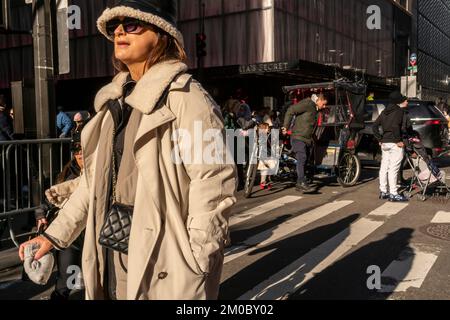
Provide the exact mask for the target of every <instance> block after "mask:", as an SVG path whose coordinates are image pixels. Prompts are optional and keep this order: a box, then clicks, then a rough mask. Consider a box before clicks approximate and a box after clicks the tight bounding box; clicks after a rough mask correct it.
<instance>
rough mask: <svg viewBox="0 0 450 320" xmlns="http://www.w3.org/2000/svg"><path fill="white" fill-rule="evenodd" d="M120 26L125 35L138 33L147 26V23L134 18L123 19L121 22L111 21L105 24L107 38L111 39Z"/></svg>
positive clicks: (117, 20) (118, 20)
mask: <svg viewBox="0 0 450 320" xmlns="http://www.w3.org/2000/svg"><path fill="white" fill-rule="evenodd" d="M120 25H122V26H123V30H124V31H125V32H126V33H139V32H141V31H142V29H143V28H144V27H146V26H148V24H147V23H145V22H143V21H140V20H137V19H134V18H125V19H123V20H122V21H121V20H120V19H113V20H110V21H108V22H107V23H106V33H107V34H108V36H111V37H113V36H114V32H115V31H116V30H117V28H118V27H119V26H120Z"/></svg>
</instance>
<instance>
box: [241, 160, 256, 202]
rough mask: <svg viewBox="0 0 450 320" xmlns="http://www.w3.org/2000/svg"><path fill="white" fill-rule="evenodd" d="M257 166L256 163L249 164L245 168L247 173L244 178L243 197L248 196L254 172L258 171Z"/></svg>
mask: <svg viewBox="0 0 450 320" xmlns="http://www.w3.org/2000/svg"><path fill="white" fill-rule="evenodd" d="M257 169H258V166H257V165H256V164H249V166H248V169H247V175H246V178H245V185H244V197H245V198H250V196H251V194H252V191H253V186H254V185H255V179H256V172H257V171H258V170H257Z"/></svg>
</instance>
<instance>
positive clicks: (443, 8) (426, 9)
mask: <svg viewBox="0 0 450 320" xmlns="http://www.w3.org/2000/svg"><path fill="white" fill-rule="evenodd" d="M414 9H415V17H416V23H417V30H418V31H417V53H418V65H419V66H418V68H419V73H418V81H419V84H420V85H421V87H422V90H421V93H422V98H423V99H429V100H435V99H436V98H438V97H443V98H446V99H449V98H450V0H433V1H429V0H428V1H427V0H417V5H416V7H415V8H414Z"/></svg>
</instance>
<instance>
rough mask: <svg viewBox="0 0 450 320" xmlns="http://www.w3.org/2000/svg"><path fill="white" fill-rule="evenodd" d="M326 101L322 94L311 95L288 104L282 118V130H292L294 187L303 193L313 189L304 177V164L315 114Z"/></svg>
mask: <svg viewBox="0 0 450 320" xmlns="http://www.w3.org/2000/svg"><path fill="white" fill-rule="evenodd" d="M327 103H328V101H327V98H326V97H325V96H324V95H323V94H319V95H313V96H312V97H311V98H307V99H305V100H302V101H300V103H298V104H294V105H292V106H290V107H289V109H288V110H287V112H286V115H285V119H284V127H283V128H282V132H283V134H286V133H287V131H288V129H291V130H292V137H291V144H292V149H293V151H294V152H295V154H296V158H297V177H298V179H297V185H296V188H297V190H299V191H302V192H305V193H308V192H312V191H314V188H312V187H311V186H310V185H309V184H308V182H307V180H306V178H305V165H306V163H307V160H308V157H309V151H310V148H311V145H312V142H313V133H314V129H315V127H316V122H317V114H318V112H319V111H320V110H322V109H324V108H326V106H327ZM294 118H295V121H294ZM293 122H294V123H293Z"/></svg>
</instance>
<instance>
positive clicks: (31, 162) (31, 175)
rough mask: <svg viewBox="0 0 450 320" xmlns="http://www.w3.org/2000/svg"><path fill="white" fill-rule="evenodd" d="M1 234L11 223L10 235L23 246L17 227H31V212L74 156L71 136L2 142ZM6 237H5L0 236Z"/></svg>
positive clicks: (28, 228)
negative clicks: (19, 240) (19, 225)
mask: <svg viewBox="0 0 450 320" xmlns="http://www.w3.org/2000/svg"><path fill="white" fill-rule="evenodd" d="M0 151H1V155H0V162H1V166H2V171H1V180H2V182H1V185H0V236H2V233H3V232H4V229H5V228H6V227H7V228H8V229H9V239H8V240H11V241H13V242H14V244H15V245H16V246H19V243H18V241H17V237H19V236H27V235H30V234H31V232H28V233H23V234H20V235H16V231H15V228H18V224H19V223H20V224H21V225H22V228H21V230H24V229H26V230H30V229H31V228H32V224H33V223H34V216H30V214H31V213H34V211H35V210H36V209H37V208H39V206H40V205H41V204H42V200H43V199H44V192H45V190H46V189H48V188H49V187H50V186H52V185H54V184H55V179H56V177H57V175H58V174H59V173H60V172H61V171H62V169H63V168H64V165H65V164H66V163H67V162H68V161H69V160H70V159H71V153H70V139H41V140H20V141H4V142H0ZM0 240H2V239H0Z"/></svg>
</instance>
